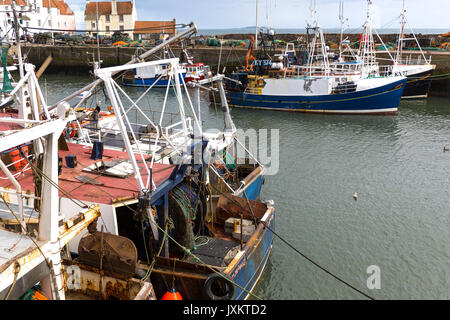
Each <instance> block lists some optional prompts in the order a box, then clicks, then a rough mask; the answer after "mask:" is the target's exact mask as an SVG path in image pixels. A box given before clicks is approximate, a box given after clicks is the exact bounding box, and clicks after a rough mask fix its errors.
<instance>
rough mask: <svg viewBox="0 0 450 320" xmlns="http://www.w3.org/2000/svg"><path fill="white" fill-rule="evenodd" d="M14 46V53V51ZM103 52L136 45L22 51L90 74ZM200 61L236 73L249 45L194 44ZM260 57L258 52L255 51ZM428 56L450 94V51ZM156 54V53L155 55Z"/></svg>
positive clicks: (115, 58) (114, 57) (113, 61)
mask: <svg viewBox="0 0 450 320" xmlns="http://www.w3.org/2000/svg"><path fill="white" fill-rule="evenodd" d="M171 50H172V52H173V53H174V55H175V56H176V57H180V59H181V60H183V54H182V50H181V48H177V47H173V48H171ZM14 51H15V50H14V48H13V50H12V51H11V53H14ZM98 51H99V52H100V57H101V60H102V67H111V66H117V65H121V64H124V63H127V62H128V61H130V60H131V59H132V57H133V55H134V54H135V53H136V48H130V47H100V48H99V49H98V48H97V47H94V46H91V47H88V46H49V45H29V46H23V48H22V52H23V53H24V54H26V56H27V58H28V61H30V62H31V63H33V64H34V65H36V67H37V68H39V67H40V66H41V65H42V64H43V62H44V61H45V59H46V58H47V57H48V56H49V55H52V56H53V61H52V63H51V64H50V65H49V67H48V68H47V70H46V72H47V73H66V74H87V73H88V72H89V71H92V66H91V65H89V61H92V57H93V55H94V54H95V56H96V57H97V56H98V55H97V52H98ZM276 51H278V52H277V53H281V52H282V49H281V48H280V49H277V50H276ZM189 53H191V54H192V55H193V56H194V57H195V60H196V61H197V62H204V63H205V64H208V65H210V66H211V67H212V70H213V71H214V72H217V69H218V67H219V68H220V71H221V72H224V71H225V73H228V72H232V71H233V70H235V69H236V68H237V67H239V66H243V65H245V62H246V54H247V48H245V47H241V48H239V47H225V46H224V47H223V48H222V49H221V48H220V47H206V46H197V47H196V46H194V47H192V48H189ZM404 53H405V56H408V57H410V58H411V59H412V60H415V59H417V58H418V56H419V55H420V53H419V52H418V51H416V50H414V51H413V50H411V51H404ZM254 56H257V52H254ZM425 56H426V57H427V59H428V58H429V57H431V61H432V63H433V64H436V71H435V76H439V75H447V77H445V76H442V77H436V78H435V79H434V80H433V82H432V86H431V90H430V95H433V96H450V78H449V77H448V75H449V74H450V52H449V51H435V50H426V51H425ZM155 57H156V56H155ZM380 57H381V58H383V57H384V58H388V56H387V54H380ZM219 63H220V66H218V65H219Z"/></svg>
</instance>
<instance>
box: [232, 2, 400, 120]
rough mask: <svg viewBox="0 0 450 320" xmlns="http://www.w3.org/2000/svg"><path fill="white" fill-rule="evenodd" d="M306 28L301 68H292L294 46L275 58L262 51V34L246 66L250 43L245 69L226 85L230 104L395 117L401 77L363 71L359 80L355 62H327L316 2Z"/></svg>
mask: <svg viewBox="0 0 450 320" xmlns="http://www.w3.org/2000/svg"><path fill="white" fill-rule="evenodd" d="M306 29H307V38H308V39H309V40H310V41H308V44H307V47H308V51H307V59H306V60H307V63H306V64H305V65H296V64H294V63H295V61H297V60H298V59H293V56H294V55H295V50H293V49H294V48H293V47H292V48H289V47H287V48H286V51H285V53H284V54H282V55H275V54H274V52H273V50H274V48H273V45H272V48H271V50H272V52H266V50H268V48H267V46H266V44H265V43H266V41H264V40H266V39H267V40H270V37H271V35H270V34H264V33H261V38H262V42H261V45H262V50H261V51H260V55H259V57H258V59H256V58H253V60H254V61H253V63H251V64H250V63H249V62H250V61H249V60H250V58H252V57H253V42H252V41H251V42H250V45H249V52H248V54H247V64H246V65H247V67H246V68H245V69H243V70H242V71H240V72H235V73H233V74H232V75H231V79H230V80H228V81H227V85H226V89H227V99H228V102H229V104H230V105H232V106H235V107H244V108H253V109H266V110H281V111H299V112H315V113H339V114H395V113H396V112H397V111H398V105H399V103H400V99H401V97H402V94H403V91H404V89H405V85H406V82H407V78H406V77H405V76H404V75H398V76H392V75H390V76H389V77H381V76H379V75H378V74H376V73H374V72H372V71H373V70H372V69H371V68H369V67H365V68H363V70H364V73H366V74H367V75H364V76H363V75H361V72H353V70H354V69H355V66H356V69H357V67H358V66H359V65H360V64H358V63H357V64H346V63H345V62H342V61H341V62H339V63H338V64H336V63H333V62H330V61H329V57H330V53H329V51H328V50H329V49H328V47H327V45H326V42H325V37H324V34H323V31H322V29H321V28H320V26H319V24H318V18H317V14H316V11H315V1H312V2H311V20H310V22H309V23H308V25H307V28H306ZM310 32H311V33H310ZM272 42H273V41H272ZM366 42H368V41H366ZM269 49H270V48H269ZM369 58H370V59H371V60H370V62H372V60H374V58H373V57H372V55H371V56H370V57H367V56H366V55H364V56H363V59H362V60H363V64H364V65H366V64H365V61H366V60H367V59H369ZM302 60H305V59H302ZM368 65H369V64H368ZM372 66H373V67H374V68H375V67H376V66H375V65H374V63H371V64H370V67H372ZM337 71H339V72H337Z"/></svg>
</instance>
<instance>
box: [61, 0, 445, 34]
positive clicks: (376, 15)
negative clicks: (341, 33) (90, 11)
mask: <svg viewBox="0 0 450 320" xmlns="http://www.w3.org/2000/svg"><path fill="white" fill-rule="evenodd" d="M257 1H258V25H259V26H266V25H267V17H268V16H269V26H271V27H273V28H304V27H305V26H306V22H307V20H308V19H309V14H310V13H309V7H310V0H226V1H223V0H136V6H137V13H138V20H172V19H173V18H176V19H177V23H189V22H191V21H193V22H194V23H195V24H196V26H197V28H198V29H225V28H241V27H247V26H254V25H256V22H255V20H256V2H257ZM66 2H67V3H68V4H69V5H70V7H71V8H72V10H73V11H74V12H75V15H76V19H77V28H78V29H82V28H84V9H85V5H86V1H85V0H66ZM372 2H373V5H372V8H373V9H372V12H373V22H374V25H375V27H376V28H398V26H399V24H398V21H399V20H398V19H396V18H398V16H399V14H400V12H401V9H402V2H403V0H372ZM405 5H406V10H407V11H406V14H407V18H408V22H409V24H410V25H411V27H412V28H441V29H449V31H450V0H405ZM366 8H367V0H344V16H345V17H346V18H348V22H347V26H348V27H349V28H350V29H352V28H359V27H361V26H362V24H363V23H364V20H365V18H366ZM316 11H317V12H318V17H319V24H320V25H321V26H322V28H339V27H340V22H339V19H338V12H339V0H316ZM268 12H269V14H267V13H268Z"/></svg>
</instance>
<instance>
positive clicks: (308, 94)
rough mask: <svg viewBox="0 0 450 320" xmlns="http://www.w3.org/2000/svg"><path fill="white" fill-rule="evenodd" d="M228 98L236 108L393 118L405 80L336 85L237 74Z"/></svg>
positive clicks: (333, 81) (328, 81)
mask: <svg viewBox="0 0 450 320" xmlns="http://www.w3.org/2000/svg"><path fill="white" fill-rule="evenodd" d="M232 78H234V79H235V80H238V81H240V82H241V83H247V86H245V87H244V86H243V85H240V84H236V83H235V82H229V84H228V87H227V98H228V101H229V104H230V105H232V106H235V107H244V108H254V109H266V110H281V111H299V112H316V113H341V114H394V113H396V112H397V110H398V105H399V102H400V99H401V97H402V93H403V90H404V88H405V84H406V81H407V78H406V77H401V76H399V77H384V78H372V79H360V80H357V81H345V82H340V83H339V82H337V81H336V80H337V79H336V78H335V77H312V78H309V77H299V78H282V79H273V78H264V77H257V76H251V75H247V74H245V73H241V74H239V73H236V74H233V75H232Z"/></svg>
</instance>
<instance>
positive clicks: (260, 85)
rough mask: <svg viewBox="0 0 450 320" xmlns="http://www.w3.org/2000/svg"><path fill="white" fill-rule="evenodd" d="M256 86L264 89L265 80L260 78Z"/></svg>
mask: <svg viewBox="0 0 450 320" xmlns="http://www.w3.org/2000/svg"><path fill="white" fill-rule="evenodd" d="M256 84H257V85H258V87H264V86H265V84H266V82H265V81H264V78H262V77H260V78H258V80H257V82H256Z"/></svg>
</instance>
